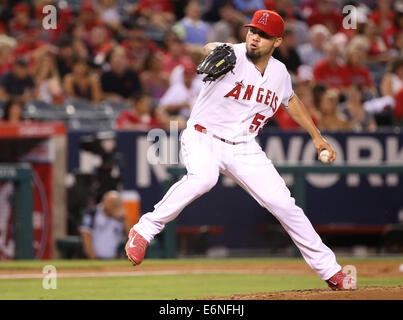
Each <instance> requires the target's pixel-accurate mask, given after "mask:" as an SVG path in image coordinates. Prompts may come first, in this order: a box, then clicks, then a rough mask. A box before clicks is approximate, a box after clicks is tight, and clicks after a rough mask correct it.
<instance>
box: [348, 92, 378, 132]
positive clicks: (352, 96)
mask: <svg viewBox="0 0 403 320" xmlns="http://www.w3.org/2000/svg"><path fill="white" fill-rule="evenodd" d="M363 102H364V93H363V87H362V86H361V85H352V86H351V87H350V88H349V90H348V99H347V101H346V102H345V103H343V104H342V105H341V106H340V111H341V113H343V114H344V115H345V117H346V119H347V120H348V121H349V122H350V128H352V129H355V130H360V131H361V130H364V131H372V132H373V131H376V130H377V125H376V121H375V118H374V117H373V115H372V114H370V113H368V112H367V111H365V109H364V104H363Z"/></svg>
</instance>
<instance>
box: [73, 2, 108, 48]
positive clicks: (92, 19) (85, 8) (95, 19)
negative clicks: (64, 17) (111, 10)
mask: <svg viewBox="0 0 403 320" xmlns="http://www.w3.org/2000/svg"><path fill="white" fill-rule="evenodd" d="M102 25H103V24H102V21H101V20H100V19H99V16H98V11H97V8H96V7H95V4H94V2H93V1H91V0H84V1H82V2H81V6H80V12H79V16H78V26H80V27H82V29H83V40H84V41H86V42H88V41H90V37H91V31H92V29H93V28H95V27H98V26H102Z"/></svg>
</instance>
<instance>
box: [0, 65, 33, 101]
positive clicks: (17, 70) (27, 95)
mask: <svg viewBox="0 0 403 320" xmlns="http://www.w3.org/2000/svg"><path fill="white" fill-rule="evenodd" d="M35 97H36V91H35V82H34V79H33V78H32V76H31V74H30V73H29V70H28V62H27V61H26V59H24V58H17V60H16V61H15V63H14V68H13V70H12V71H10V72H7V73H6V74H4V75H3V76H2V77H1V79H0V100H8V99H12V98H20V99H21V100H22V101H23V102H26V101H28V100H31V99H34V98H35Z"/></svg>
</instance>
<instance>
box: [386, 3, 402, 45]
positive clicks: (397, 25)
mask: <svg viewBox="0 0 403 320" xmlns="http://www.w3.org/2000/svg"><path fill="white" fill-rule="evenodd" d="M402 30H403V11H399V12H396V14H395V17H394V18H393V23H392V24H391V25H390V26H389V27H388V28H386V29H385V31H384V32H383V35H382V37H383V40H384V42H385V43H386V45H387V46H388V47H389V48H391V47H393V46H394V44H395V39H396V36H397V35H398V34H399V33H401V32H402Z"/></svg>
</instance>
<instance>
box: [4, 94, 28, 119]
mask: <svg viewBox="0 0 403 320" xmlns="http://www.w3.org/2000/svg"><path fill="white" fill-rule="evenodd" d="M23 112H24V103H23V102H21V101H20V100H19V99H10V100H8V101H7V102H6V103H5V105H4V106H3V117H2V121H3V122H7V123H10V124H18V123H21V122H26V120H25V119H24V114H23Z"/></svg>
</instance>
